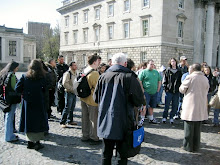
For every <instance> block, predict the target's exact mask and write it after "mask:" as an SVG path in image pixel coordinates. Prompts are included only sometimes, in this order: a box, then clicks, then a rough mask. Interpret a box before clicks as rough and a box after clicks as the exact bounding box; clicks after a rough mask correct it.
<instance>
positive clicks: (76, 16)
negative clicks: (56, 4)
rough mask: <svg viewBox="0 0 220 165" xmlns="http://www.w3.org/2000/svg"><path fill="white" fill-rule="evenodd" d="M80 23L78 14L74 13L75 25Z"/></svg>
mask: <svg viewBox="0 0 220 165" xmlns="http://www.w3.org/2000/svg"><path fill="white" fill-rule="evenodd" d="M77 24H78V14H74V15H73V25H77Z"/></svg>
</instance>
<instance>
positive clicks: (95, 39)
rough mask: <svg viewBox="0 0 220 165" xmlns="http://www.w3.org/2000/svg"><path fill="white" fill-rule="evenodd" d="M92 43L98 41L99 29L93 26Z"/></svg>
mask: <svg viewBox="0 0 220 165" xmlns="http://www.w3.org/2000/svg"><path fill="white" fill-rule="evenodd" d="M97 32H98V33H97ZM97 34H98V35H97ZM94 41H95V42H99V41H100V27H99V26H95V27H94Z"/></svg>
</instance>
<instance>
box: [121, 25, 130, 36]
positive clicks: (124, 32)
mask: <svg viewBox="0 0 220 165" xmlns="http://www.w3.org/2000/svg"><path fill="white" fill-rule="evenodd" d="M125 24H128V36H127V37H126V31H125ZM123 38H124V39H128V38H130V21H124V22H123Z"/></svg>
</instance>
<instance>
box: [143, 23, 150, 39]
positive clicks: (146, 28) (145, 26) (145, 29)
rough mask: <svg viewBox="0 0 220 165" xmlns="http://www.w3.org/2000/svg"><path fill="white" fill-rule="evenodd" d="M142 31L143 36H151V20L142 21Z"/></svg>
mask: <svg viewBox="0 0 220 165" xmlns="http://www.w3.org/2000/svg"><path fill="white" fill-rule="evenodd" d="M142 31H143V33H142V34H143V36H148V35H149V20H148V19H145V20H142Z"/></svg>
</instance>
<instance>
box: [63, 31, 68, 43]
mask: <svg viewBox="0 0 220 165" xmlns="http://www.w3.org/2000/svg"><path fill="white" fill-rule="evenodd" d="M68 35H69V33H68V32H65V34H64V36H65V45H68Z"/></svg>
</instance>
